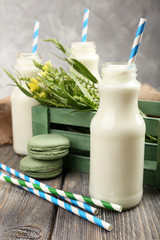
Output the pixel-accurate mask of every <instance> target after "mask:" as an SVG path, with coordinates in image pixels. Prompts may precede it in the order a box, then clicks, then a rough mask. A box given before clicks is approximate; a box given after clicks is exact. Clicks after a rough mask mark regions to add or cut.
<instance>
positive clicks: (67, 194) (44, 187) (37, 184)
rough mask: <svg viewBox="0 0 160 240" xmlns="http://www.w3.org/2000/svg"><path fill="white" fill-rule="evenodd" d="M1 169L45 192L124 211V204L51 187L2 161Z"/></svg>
mask: <svg viewBox="0 0 160 240" xmlns="http://www.w3.org/2000/svg"><path fill="white" fill-rule="evenodd" d="M0 169H3V170H5V171H7V172H9V173H11V174H13V175H15V176H17V177H19V178H21V179H23V180H26V181H28V182H30V183H32V188H35V189H37V190H40V191H43V192H46V193H51V194H54V195H59V196H61V197H65V198H70V199H74V200H77V201H80V202H85V203H89V204H93V205H95V206H98V207H103V208H106V209H110V210H115V211H118V212H121V211H122V206H121V205H118V204H114V203H110V202H105V201H101V200H97V199H94V198H89V197H85V196H82V195H79V194H75V193H70V192H66V191H63V190H58V189H55V188H51V187H49V186H47V185H45V184H43V183H41V182H39V181H37V180H35V179H34V178H31V177H28V176H26V175H24V174H23V173H20V172H18V171H16V170H14V169H12V168H10V167H8V166H6V165H4V164H2V163H0Z"/></svg>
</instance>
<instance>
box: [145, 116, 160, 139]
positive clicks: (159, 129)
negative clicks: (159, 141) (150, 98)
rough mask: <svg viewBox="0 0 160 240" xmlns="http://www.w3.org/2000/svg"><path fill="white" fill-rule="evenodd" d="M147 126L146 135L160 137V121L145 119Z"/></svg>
mask: <svg viewBox="0 0 160 240" xmlns="http://www.w3.org/2000/svg"><path fill="white" fill-rule="evenodd" d="M144 121H145V124H146V134H148V135H151V136H154V137H157V136H160V119H156V118H148V117H147V118H144Z"/></svg>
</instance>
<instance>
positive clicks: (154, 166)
mask: <svg viewBox="0 0 160 240" xmlns="http://www.w3.org/2000/svg"><path fill="white" fill-rule="evenodd" d="M144 169H147V170H151V171H156V170H157V162H153V161H148V160H145V161H144Z"/></svg>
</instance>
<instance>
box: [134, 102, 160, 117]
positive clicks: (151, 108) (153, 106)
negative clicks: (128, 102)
mask: <svg viewBox="0 0 160 240" xmlns="http://www.w3.org/2000/svg"><path fill="white" fill-rule="evenodd" d="M138 107H139V109H140V110H141V111H142V112H144V113H145V114H146V115H151V116H159V117H160V102H158V101H145V100H139V101H138Z"/></svg>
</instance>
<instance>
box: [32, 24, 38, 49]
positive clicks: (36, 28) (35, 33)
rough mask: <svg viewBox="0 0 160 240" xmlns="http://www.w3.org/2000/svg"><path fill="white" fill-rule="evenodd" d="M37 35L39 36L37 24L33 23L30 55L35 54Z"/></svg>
mask: <svg viewBox="0 0 160 240" xmlns="http://www.w3.org/2000/svg"><path fill="white" fill-rule="evenodd" d="M38 35H39V22H38V21H36V22H35V23H34V34H33V44H32V53H36V52H37V46H38Z"/></svg>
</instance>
